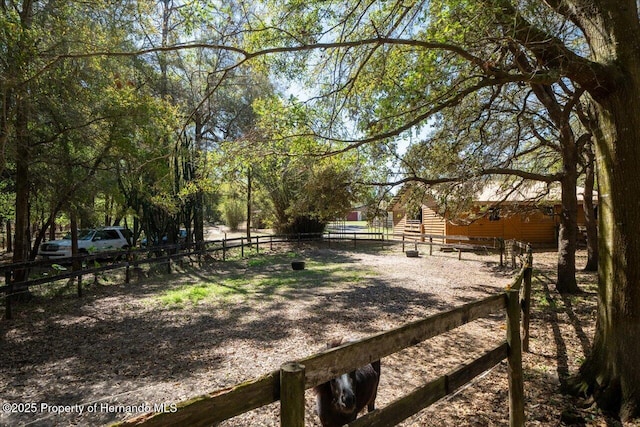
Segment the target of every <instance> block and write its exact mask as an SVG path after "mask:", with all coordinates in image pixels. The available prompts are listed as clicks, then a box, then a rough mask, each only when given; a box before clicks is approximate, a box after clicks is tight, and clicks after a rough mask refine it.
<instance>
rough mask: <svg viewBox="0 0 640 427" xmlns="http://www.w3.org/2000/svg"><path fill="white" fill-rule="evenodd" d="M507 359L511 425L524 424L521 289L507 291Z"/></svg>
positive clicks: (515, 426)
mask: <svg viewBox="0 0 640 427" xmlns="http://www.w3.org/2000/svg"><path fill="white" fill-rule="evenodd" d="M507 344H508V351H507V361H508V369H507V371H508V375H509V426H510V427H523V426H524V378H523V374H522V344H521V341H520V291H519V290H518V289H512V290H509V291H507Z"/></svg>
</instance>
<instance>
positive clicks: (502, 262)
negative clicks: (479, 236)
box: [498, 238, 504, 267]
mask: <svg viewBox="0 0 640 427" xmlns="http://www.w3.org/2000/svg"><path fill="white" fill-rule="evenodd" d="M498 247H499V250H500V267H504V239H503V238H498Z"/></svg>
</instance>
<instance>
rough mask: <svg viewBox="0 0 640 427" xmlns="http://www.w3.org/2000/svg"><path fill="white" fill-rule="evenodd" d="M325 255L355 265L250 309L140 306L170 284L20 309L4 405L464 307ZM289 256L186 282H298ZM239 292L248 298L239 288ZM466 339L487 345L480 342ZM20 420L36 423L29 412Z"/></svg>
mask: <svg viewBox="0 0 640 427" xmlns="http://www.w3.org/2000/svg"><path fill="white" fill-rule="evenodd" d="M324 252H326V253H325V254H324V256H325V257H326V258H325V261H324V262H326V263H327V264H333V263H335V264H339V265H341V266H345V267H344V269H335V270H331V269H327V270H321V275H326V276H327V277H321V275H319V274H316V273H315V272H313V270H311V272H307V273H306V274H308V276H300V277H301V278H302V277H306V279H305V281H298V282H295V283H294V284H293V285H289V284H287V285H281V286H273V287H271V288H267V289H261V291H262V292H255V293H254V294H253V295H254V296H255V298H254V299H255V301H254V302H252V303H250V304H249V303H244V302H243V301H240V302H233V303H228V302H225V301H222V302H218V303H215V304H208V303H207V304H193V305H188V304H187V305H185V306H182V307H175V306H163V305H160V304H158V303H154V302H146V303H141V302H140V301H141V300H142V301H146V300H148V299H151V298H152V297H154V296H155V295H157V294H158V293H159V292H161V291H162V290H165V289H167V288H168V287H176V286H180V284H178V283H171V282H170V283H169V284H167V283H157V281H155V280H153V279H152V280H145V281H142V282H140V283H132V284H130V285H126V286H125V285H113V286H102V285H93V286H91V287H89V289H88V292H87V293H86V296H85V297H83V298H81V299H78V298H75V297H62V298H56V299H55V300H46V299H42V300H38V301H36V302H35V303H33V304H31V305H30V306H28V307H27V306H21V307H19V309H18V313H20V315H19V316H18V317H17V319H16V320H15V321H13V322H11V323H9V322H0V332H1V337H2V341H3V345H2V349H0V358H1V359H2V360H3V364H2V366H1V367H0V380H1V381H0V382H2V383H3V384H4V385H5V387H4V388H5V390H7V393H6V396H5V398H6V399H8V400H11V401H16V402H18V401H21V400H23V399H24V398H25V396H34V398H36V397H37V399H39V400H41V401H46V402H50V403H55V404H70V405H72V404H77V403H79V402H91V401H95V400H96V399H98V398H99V397H100V396H102V397H104V398H112V397H113V396H114V395H118V394H121V393H123V390H129V393H135V391H136V389H139V388H140V385H141V384H172V383H175V384H179V383H181V382H183V381H187V380H188V379H189V378H191V377H192V376H194V375H201V374H205V373H208V372H212V371H216V370H217V369H218V368H221V367H224V366H225V364H227V363H231V359H232V357H233V354H232V353H230V352H229V348H230V347H231V348H232V347H233V345H235V344H234V343H242V344H241V345H244V346H248V347H251V348H253V349H255V353H256V357H258V356H259V355H260V354H264V353H268V352H269V351H270V350H272V349H273V343H276V342H278V341H281V340H285V339H287V338H290V337H292V335H293V334H298V335H302V337H298V341H303V342H306V343H307V345H308V347H306V348H302V349H298V350H297V351H299V352H301V353H303V354H304V355H308V354H310V352H311V350H312V349H313V348H318V349H319V348H320V347H321V343H323V342H325V341H327V340H328V339H330V338H333V336H332V334H333V331H334V330H336V329H340V330H348V331H352V332H355V334H357V335H360V336H364V335H368V334H371V333H375V332H380V330H381V329H388V328H386V327H385V325H390V324H396V325H397V324H401V323H405V322H406V321H408V320H411V319H416V318H420V317H424V316H426V315H428V314H435V313H437V312H441V311H444V310H447V309H450V308H452V307H453V306H456V305H460V303H461V301H460V300H457V301H450V300H446V299H443V298H441V297H440V296H438V295H435V294H433V293H430V292H426V291H417V290H412V289H407V288H403V287H399V286H397V284H395V283H393V282H392V281H390V280H385V279H380V278H375V277H370V272H368V271H366V269H364V270H363V268H362V267H360V266H359V264H358V262H357V259H356V258H354V257H353V256H352V255H351V254H350V253H346V252H343V251H339V250H328V251H327V250H325V251H324ZM296 256H302V257H305V258H308V259H310V260H311V261H312V262H313V260H314V257H317V256H320V251H319V250H316V249H314V250H310V251H301V252H299V253H296ZM290 259H291V258H290V257H282V258H276V262H275V264H276V265H275V266H274V264H264V265H260V263H257V264H255V265H254V268H249V267H250V266H249V263H248V261H246V260H242V261H232V262H227V263H214V264H211V265H209V266H207V267H205V268H202V269H191V268H187V269H185V272H184V273H183V275H187V276H191V277H192V278H193V280H212V277H211V276H212V275H222V276H232V275H234V274H236V275H242V274H249V273H250V274H258V273H259V274H275V275H281V276H287V277H296V276H295V274H297V272H291V271H290V265H288V264H287V263H288V262H289V261H290ZM345 269H346V270H349V272H350V274H352V275H351V276H349V277H350V279H349V280H353V283H351V282H349V285H348V286H345V285H344V283H343V282H344V280H345V276H344V274H345V271H344V270H345ZM221 270H225V272H222V271H221ZM359 272H360V273H361V276H358V274H360V273H359ZM321 279H322V280H321ZM356 279H357V280H356ZM213 280H215V278H214V279H213ZM232 290H233V291H234V292H236V293H239V294H243V290H242V289H240V288H235V289H232ZM483 291H484V292H486V289H483ZM462 302H464V301H462ZM292 305H297V306H303V307H304V309H303V310H298V311H296V312H295V313H297V314H295V315H294V314H291V313H289V312H288V311H287V309H288V308H289V307H291V306H292ZM338 326H339V327H338ZM461 341H467V342H466V345H467V346H477V345H479V343H478V342H477V341H476V340H475V339H472V338H471V337H469V338H466V339H464V338H461ZM285 351H286V349H285ZM282 362H284V360H281V361H280V363H282ZM259 369H264V367H263V368H253V369H249V370H248V371H247V372H243V373H242V374H243V375H244V376H245V377H247V378H250V377H255V376H257V375H259V374H262V373H265V372H259ZM245 379H246V378H245ZM220 381H221V383H220V385H221V386H225V385H229V384H228V383H226V382H225V381H228V380H226V379H224V378H221V379H220ZM230 381H231V382H232V383H233V382H235V381H236V380H235V379H231V380H230ZM184 397H188V396H184ZM113 417H115V415H113V416H112V417H111V418H108V421H112V420H113V419H114V418H113ZM10 421H12V422H13V421H15V422H17V423H19V422H25V421H33V418H29V416H28V415H25V416H24V417H16V418H12V419H11V420H10ZM0 422H4V420H0ZM49 425H50V424H49Z"/></svg>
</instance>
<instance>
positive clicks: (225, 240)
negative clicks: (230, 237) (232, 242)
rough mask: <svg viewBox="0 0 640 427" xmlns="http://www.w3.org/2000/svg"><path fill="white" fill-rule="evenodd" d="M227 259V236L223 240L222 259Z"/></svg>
mask: <svg viewBox="0 0 640 427" xmlns="http://www.w3.org/2000/svg"><path fill="white" fill-rule="evenodd" d="M226 260H227V236H226V235H225V238H224V239H223V240H222V261H226Z"/></svg>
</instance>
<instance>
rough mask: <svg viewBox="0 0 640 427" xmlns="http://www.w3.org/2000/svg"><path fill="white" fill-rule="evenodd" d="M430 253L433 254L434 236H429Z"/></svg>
mask: <svg viewBox="0 0 640 427" xmlns="http://www.w3.org/2000/svg"><path fill="white" fill-rule="evenodd" d="M429 255H433V236H429Z"/></svg>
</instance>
